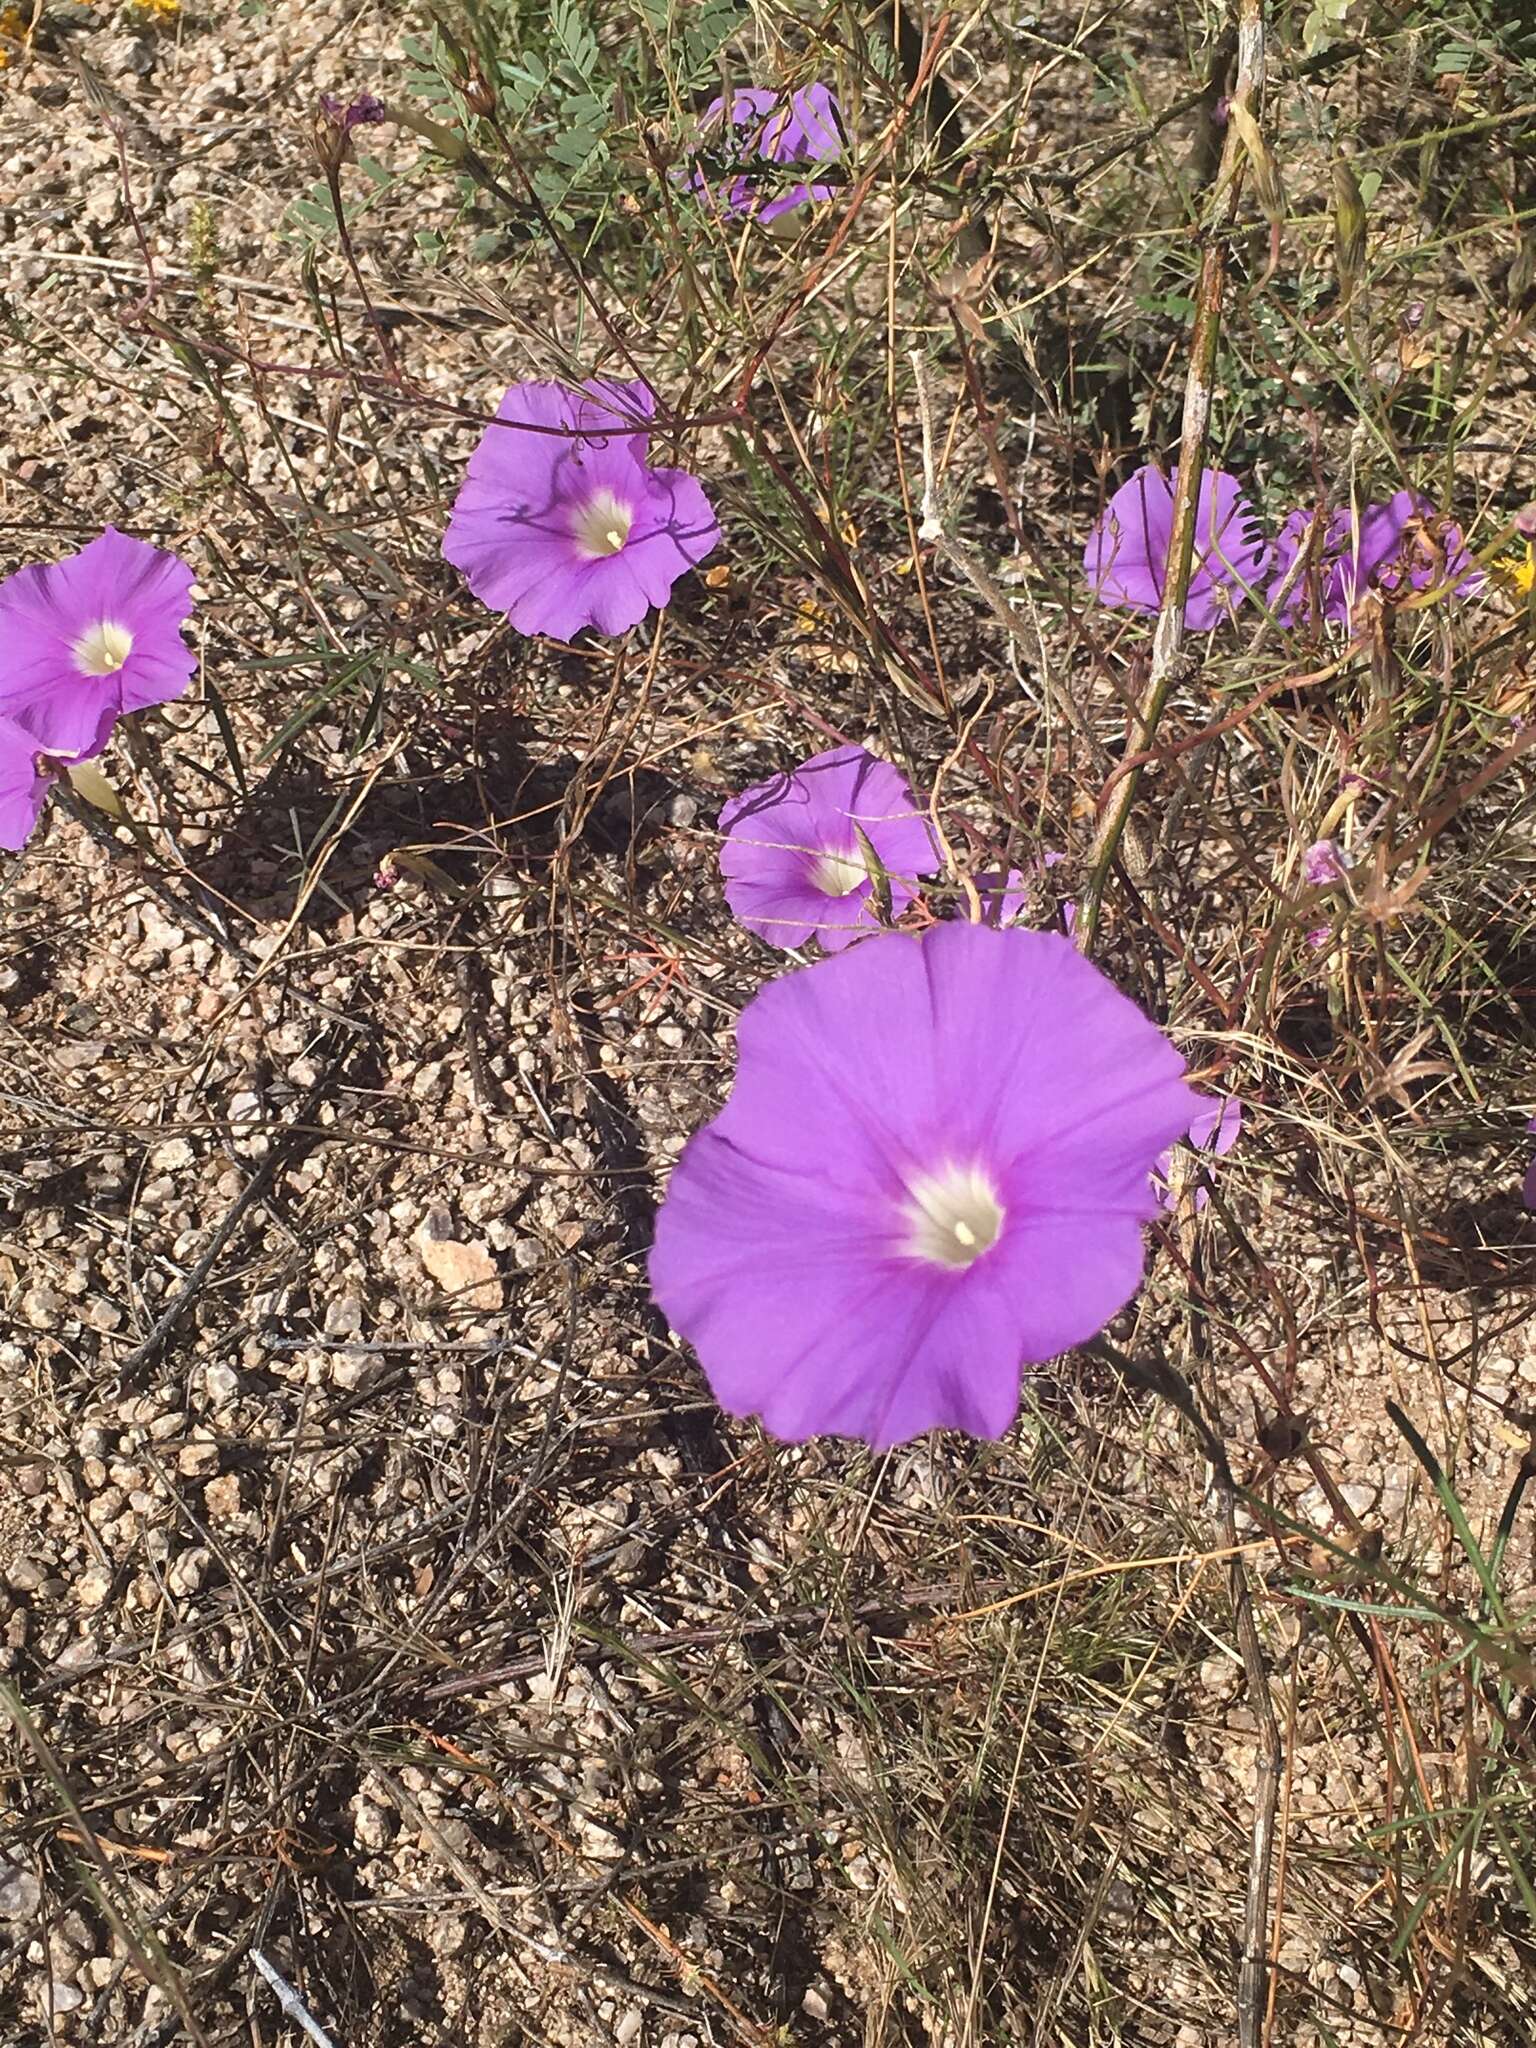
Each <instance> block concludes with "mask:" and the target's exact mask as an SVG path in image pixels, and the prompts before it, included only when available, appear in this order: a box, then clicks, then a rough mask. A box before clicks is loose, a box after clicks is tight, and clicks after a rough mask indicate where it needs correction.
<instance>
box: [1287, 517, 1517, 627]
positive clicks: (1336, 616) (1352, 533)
mask: <svg viewBox="0 0 1536 2048" xmlns="http://www.w3.org/2000/svg"><path fill="white" fill-rule="evenodd" d="M1313 523H1314V522H1313V515H1312V513H1310V512H1307V511H1297V512H1293V513H1292V514H1291V515H1290V517H1289V518H1288V519H1287V520H1286V522H1285V524H1284V526H1282V527H1281V529H1280V538H1279V539H1278V541H1277V542H1276V543H1275V573H1274V577H1273V580H1272V582H1271V584H1270V590H1269V600H1268V601H1269V603H1270V604H1271V606H1276V607H1278V609H1277V612H1276V616H1277V617H1278V618H1279V619H1280V620H1281V621H1282V623H1283V624H1285V625H1288V626H1290V625H1295V624H1296V623H1297V622H1298V621H1299V620H1301V619H1305V618H1309V617H1310V616H1311V611H1312V580H1313V577H1314V575H1315V576H1316V580H1317V588H1318V592H1319V596H1320V600H1321V610H1322V616H1323V617H1324V618H1325V619H1328V620H1330V621H1332V623H1334V624H1335V625H1341V626H1347V625H1348V624H1349V622H1350V619H1351V617H1352V616H1353V613H1354V609H1355V606H1356V605H1357V604H1358V603H1359V601H1360V599H1361V598H1362V597H1363V596H1364V594H1365V592H1366V591H1367V590H1368V589H1369V588H1371V587H1372V586H1373V585H1374V586H1375V587H1376V588H1377V589H1379V590H1382V591H1384V592H1386V593H1387V595H1389V596H1391V595H1394V594H1399V593H1401V592H1402V591H1404V590H1405V589H1406V590H1430V589H1433V588H1434V587H1435V586H1436V585H1438V584H1441V583H1445V582H1448V581H1449V582H1453V584H1454V588H1455V590H1456V593H1457V595H1458V596H1464V595H1465V594H1466V593H1467V592H1468V591H1471V590H1476V589H1477V588H1478V586H1479V585H1480V584H1481V582H1482V580H1483V576H1482V571H1481V570H1480V569H1479V568H1478V567H1477V565H1476V564H1475V563H1474V562H1473V560H1472V558H1471V556H1470V555H1469V554H1468V553H1467V549H1466V544H1465V542H1464V541H1463V539H1462V534H1461V529H1460V527H1458V526H1456V525H1453V524H1452V523H1451V522H1450V521H1449V520H1439V519H1437V518H1436V517H1435V515H1434V513H1433V511H1432V510H1431V508H1430V506H1429V504H1428V502H1427V501H1426V500H1425V499H1423V498H1421V497H1419V496H1418V495H1417V493H1416V492H1414V491H1398V492H1396V493H1395V494H1394V496H1393V497H1392V498H1391V499H1390V500H1389V501H1388V502H1387V503H1386V504H1385V505H1365V506H1362V507H1361V508H1360V512H1359V515H1358V517H1357V516H1356V514H1355V513H1354V512H1353V511H1352V510H1351V511H1341V512H1335V513H1333V514H1332V515H1331V517H1330V518H1329V520H1328V524H1327V526H1326V527H1325V529H1324V531H1323V537H1322V542H1321V545H1320V546H1319V548H1318V550H1317V558H1316V562H1315V564H1313V565H1312V566H1310V567H1309V568H1307V569H1304V570H1303V571H1302V573H1301V576H1300V578H1299V579H1298V581H1297V582H1296V583H1295V584H1294V585H1293V586H1292V589H1291V592H1290V595H1289V596H1288V597H1287V598H1286V599H1285V601H1284V603H1283V604H1282V603H1280V591H1281V589H1282V587H1283V585H1284V583H1285V579H1286V577H1287V575H1288V574H1289V573H1290V568H1291V564H1292V563H1293V562H1294V561H1295V559H1296V556H1297V553H1298V551H1299V550H1300V549H1301V548H1302V547H1304V546H1305V545H1306V543H1307V536H1308V534H1309V533H1310V532H1311V529H1312V526H1313Z"/></svg>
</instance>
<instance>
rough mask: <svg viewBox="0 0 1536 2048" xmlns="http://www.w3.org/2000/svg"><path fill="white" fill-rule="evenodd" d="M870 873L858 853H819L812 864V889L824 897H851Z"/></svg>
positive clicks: (867, 878)
mask: <svg viewBox="0 0 1536 2048" xmlns="http://www.w3.org/2000/svg"><path fill="white" fill-rule="evenodd" d="M868 880H869V871H868V869H867V868H866V867H865V865H864V862H863V859H862V858H861V857H860V855H858V854H856V853H830V852H828V853H818V854H817V856H816V858H815V859H814V860H813V861H812V862H811V887H812V888H813V889H819V890H820V891H821V893H822V895H823V896H851V895H852V894H853V892H854V890H855V889H857V888H858V886H859V884H860V883H861V882H867V881H868Z"/></svg>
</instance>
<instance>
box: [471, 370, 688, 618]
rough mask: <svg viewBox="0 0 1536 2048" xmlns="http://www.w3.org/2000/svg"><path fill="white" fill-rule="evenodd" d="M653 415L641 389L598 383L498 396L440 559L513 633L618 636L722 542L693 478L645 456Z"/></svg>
mask: <svg viewBox="0 0 1536 2048" xmlns="http://www.w3.org/2000/svg"><path fill="white" fill-rule="evenodd" d="M655 410H656V395H655V393H654V392H653V391H651V390H650V389H649V388H648V386H646V385H644V384H640V383H629V384H624V383H612V382H609V381H608V380H606V379H594V380H593V381H592V382H590V383H587V384H584V385H583V386H582V387H581V389H580V390H579V391H568V390H566V388H565V387H564V386H563V385H561V384H538V383H529V384H514V385H513V387H512V389H511V390H510V391H509V392H508V393H507V394H506V396H505V397H504V398H503V399H502V401H501V405H500V407H499V408H498V410H497V414H496V418H497V420H499V421H501V422H503V423H504V424H502V425H499V426H498V425H493V426H488V427H487V428H486V431H485V437H484V439H483V440H482V441H481V443H480V446H479V447H478V448H477V449H476V450H475V452H474V454H473V455H472V456H471V457H470V460H469V468H468V470H467V471H466V473H465V477H464V482H463V484H462V486H461V487H460V490H459V495H458V497H457V498H456V499H455V500H454V506H453V513H452V516H451V517H450V518H449V521H448V530H447V532H446V533H445V534H444V535H443V553H444V555H445V556H446V557H447V559H448V560H449V561H450V562H452V563H453V565H454V566H455V568H458V569H461V570H462V571H463V572H464V576H465V579H466V580H467V582H468V584H469V587H470V589H471V590H472V591H473V592H474V594H475V596H476V597H478V598H479V599H480V601H481V603H482V604H486V605H489V606H490V607H491V608H492V610H494V611H500V612H505V613H506V615H507V618H508V620H509V622H510V623H511V624H512V625H514V626H515V627H516V628H517V630H518V632H520V633H549V634H553V635H554V637H555V638H556V639H560V640H569V639H570V638H571V637H572V635H573V634H575V633H579V632H580V631H581V629H582V627H583V626H594V627H596V629H597V631H598V632H600V633H623V632H625V631H627V630H628V628H629V627H631V626H636V625H638V624H639V623H640V621H641V620H642V619H643V618H644V617H645V615H646V613H647V612H648V611H649V610H650V609H651V607H652V606H653V605H656V606H662V605H665V604H666V602H667V600H668V599H669V598H670V596H671V594H672V586H673V584H674V583H676V581H677V579H678V578H679V577H680V576H682V575H684V574H685V573H686V572H687V571H688V570H689V569H691V568H692V567H693V565H694V564H695V563H696V562H702V561H703V559H704V557H705V556H706V555H707V554H708V553H709V551H710V549H711V548H713V547H714V546H715V545H716V543H717V542H718V541H719V539H720V528H719V526H718V525H717V524H716V521H715V515H714V513H713V512H712V511H711V510H710V505H709V500H708V499H707V498H706V497H705V495H704V492H703V489H702V487H701V486H700V484H699V482H698V480H697V478H695V477H692V476H690V475H689V474H688V472H687V471H686V470H682V469H653V468H652V467H651V466H650V464H649V462H648V460H647V456H648V452H649V446H650V437H649V434H648V432H647V427H648V424H649V421H650V418H651V415H652V414H653V413H654V412H655ZM541 429H542V430H543V431H540V430H541Z"/></svg>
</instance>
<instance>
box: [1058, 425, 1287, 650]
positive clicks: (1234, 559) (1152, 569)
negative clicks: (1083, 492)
mask: <svg viewBox="0 0 1536 2048" xmlns="http://www.w3.org/2000/svg"><path fill="white" fill-rule="evenodd" d="M1178 477H1179V472H1178V470H1177V468H1175V469H1174V470H1173V471H1172V472H1171V473H1170V474H1169V475H1168V476H1166V477H1164V476H1162V475H1160V474H1159V472H1158V471H1157V470H1155V469H1153V468H1152V467H1151V465H1150V464H1147V465H1145V466H1144V467H1143V468H1141V469H1138V470H1137V472H1136V474H1135V475H1134V476H1133V477H1132V478H1131V480H1130V482H1129V483H1124V484H1122V485H1121V486H1120V488H1119V490H1118V491H1116V493H1115V495H1114V496H1113V497H1112V498H1111V499H1110V501H1109V503H1108V504H1107V505H1106V506H1105V508H1104V511H1103V514H1102V516H1101V517H1100V519H1099V523H1098V525H1097V526H1095V528H1094V529H1093V532H1092V533H1091V534H1090V535H1089V537H1088V545H1087V547H1086V548H1085V549H1084V550H1083V570H1084V573H1085V574H1086V576H1087V578H1088V581H1089V584H1090V585H1091V587H1092V589H1093V593H1094V595H1095V596H1096V597H1097V598H1098V599H1099V601H1100V602H1101V603H1102V604H1108V605H1117V606H1123V607H1124V608H1125V609H1126V610H1127V611H1133V612H1155V611H1158V610H1160V609H1161V607H1162V602H1163V590H1164V588H1165V586H1166V584H1167V581H1168V550H1169V547H1170V544H1171V543H1172V539H1173V493H1174V487H1175V485H1176V484H1177V482H1178ZM1268 560H1269V546H1268V543H1267V542H1266V541H1265V539H1264V537H1263V535H1262V534H1261V533H1260V532H1259V529H1258V524H1257V515H1256V514H1255V512H1254V509H1253V507H1252V505H1250V504H1249V502H1248V500H1247V498H1246V497H1244V495H1243V487H1242V485H1241V484H1240V483H1239V482H1238V480H1237V478H1236V477H1235V476H1229V475H1228V474H1227V472H1226V471H1225V470H1223V469H1214V470H1212V469H1208V470H1205V471H1203V472H1202V474H1201V477H1200V490H1199V495H1198V498H1197V501H1196V514H1195V553H1194V564H1193V567H1192V568H1191V571H1190V577H1189V590H1188V593H1187V596H1186V598H1185V604H1184V623H1185V625H1186V626H1187V627H1188V628H1189V629H1190V631H1191V632H1192V633H1209V632H1211V631H1212V630H1213V629H1214V628H1215V627H1216V626H1218V625H1219V624H1220V623H1221V621H1222V620H1223V619H1225V618H1227V617H1229V616H1230V614H1231V613H1232V612H1233V611H1235V610H1236V608H1237V607H1238V606H1239V605H1240V604H1241V603H1242V602H1243V600H1244V598H1245V597H1246V596H1247V595H1248V593H1249V591H1250V590H1251V589H1252V588H1253V587H1254V585H1255V584H1256V583H1257V582H1258V581H1259V579H1260V577H1261V576H1262V575H1263V573H1264V569H1265V566H1266V564H1267V562H1268Z"/></svg>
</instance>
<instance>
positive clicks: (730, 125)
mask: <svg viewBox="0 0 1536 2048" xmlns="http://www.w3.org/2000/svg"><path fill="white" fill-rule="evenodd" d="M700 134H701V139H702V141H703V143H704V145H705V146H706V148H707V149H708V150H709V151H710V152H711V153H713V154H716V155H720V156H723V157H726V158H728V159H729V160H730V164H731V165H735V164H736V163H738V162H739V161H740V160H741V159H744V158H747V157H752V156H756V157H760V158H762V159H763V160H764V161H765V162H768V163H774V164H799V163H827V162H830V161H831V159H832V158H834V157H838V156H841V155H842V153H843V134H842V126H841V120H840V110H839V108H838V104H837V99H836V96H835V95H834V94H833V93H832V92H831V91H830V90H829V88H828V87H826V86H824V85H807V86H802V87H800V88H799V89H798V90H796V91H795V92H792V93H791V94H790V95H789V97H788V98H787V99H786V98H785V96H784V95H783V94H782V93H778V92H771V91H769V90H768V89H767V88H766V87H764V86H756V85H748V86H743V87H741V89H740V90H739V91H737V92H734V93H732V95H731V98H730V110H729V112H727V110H726V100H725V97H724V95H723V94H722V95H721V97H720V98H718V99H714V100H711V101H710V103H709V105H708V106H707V107H706V108H705V109H704V116H703V120H702V122H701V124H700ZM686 183H687V189H688V190H689V191H690V192H696V193H698V194H700V195H701V196H702V197H703V198H704V199H706V200H707V201H710V202H712V203H713V205H714V206H715V208H716V209H717V210H718V211H719V212H722V213H745V214H751V215H753V216H754V217H755V218H756V219H757V220H759V221H761V222H763V223H764V225H766V224H767V223H769V222H770V221H775V220H777V219H778V218H779V216H780V215H781V214H785V213H791V212H793V211H794V209H795V208H796V207H797V206H806V205H808V204H809V203H810V202H811V201H813V200H818V199H830V198H831V197H832V195H833V193H834V192H835V191H836V190H837V187H836V186H835V185H808V184H796V185H791V186H790V187H789V188H788V189H787V190H778V189H776V188H775V186H774V185H773V184H772V183H770V182H768V181H766V180H765V181H763V185H762V188H761V189H760V188H759V182H758V180H757V179H755V178H754V177H752V176H751V175H750V174H749V173H747V172H743V171H740V170H736V169H732V168H727V169H726V170H725V171H724V172H723V173H722V174H721V175H720V176H719V177H714V176H711V175H709V174H708V173H706V171H705V170H704V169H703V167H702V166H700V167H699V168H698V169H696V170H695V171H694V172H693V174H692V176H691V177H689V178H688V179H687V181H686Z"/></svg>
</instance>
